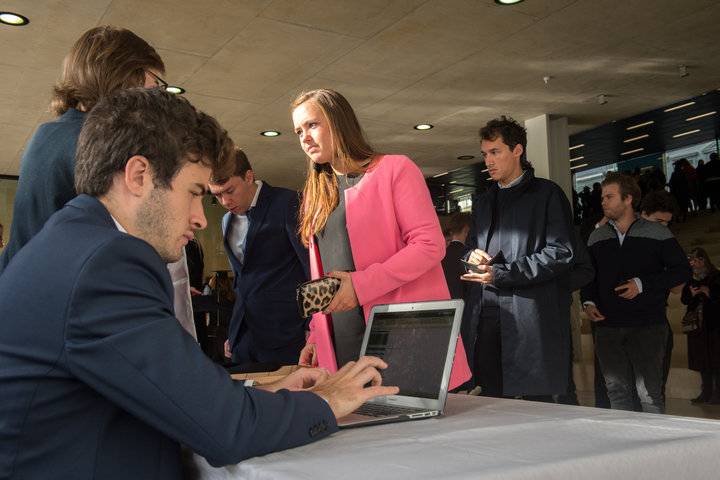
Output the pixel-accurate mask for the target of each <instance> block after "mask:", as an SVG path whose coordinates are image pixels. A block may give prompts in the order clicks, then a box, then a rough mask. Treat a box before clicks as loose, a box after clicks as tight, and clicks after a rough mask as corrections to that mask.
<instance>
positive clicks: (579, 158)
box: [570, 156, 585, 162]
mask: <svg viewBox="0 0 720 480" xmlns="http://www.w3.org/2000/svg"><path fill="white" fill-rule="evenodd" d="M583 158H585V157H584V156H582V157H575V158H571V159H570V161H571V162H575V161H577V160H582V159H583Z"/></svg>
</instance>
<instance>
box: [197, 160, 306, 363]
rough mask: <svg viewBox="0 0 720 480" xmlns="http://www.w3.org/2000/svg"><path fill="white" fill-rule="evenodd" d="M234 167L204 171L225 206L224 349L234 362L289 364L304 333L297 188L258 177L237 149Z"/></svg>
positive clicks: (303, 253)
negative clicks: (222, 172) (231, 297)
mask: <svg viewBox="0 0 720 480" xmlns="http://www.w3.org/2000/svg"><path fill="white" fill-rule="evenodd" d="M234 167H235V168H234V170H233V172H232V174H231V175H229V176H225V177H218V176H212V177H211V178H210V193H212V194H213V195H215V198H216V199H217V200H218V202H219V203H220V204H221V205H222V206H223V207H225V208H226V209H227V210H228V212H227V213H226V214H225V216H224V217H223V221H222V229H223V244H224V245H225V251H226V252H227V255H228V260H229V262H230V266H231V267H232V271H233V288H234V290H235V305H234V307H233V314H232V319H231V320H230V329H229V332H228V341H227V342H226V343H225V355H226V356H228V357H230V356H231V357H232V361H233V362H235V363H245V362H277V363H279V364H280V365H295V363H296V362H297V359H298V357H299V356H300V351H301V350H302V348H303V347H304V346H305V340H306V338H307V337H306V335H305V326H306V324H307V321H306V319H304V318H302V317H301V316H300V313H299V312H298V308H297V303H296V301H295V289H296V287H297V286H298V284H300V283H303V282H305V281H307V280H308V278H309V276H310V266H309V264H308V261H309V260H308V251H307V248H305V247H304V246H303V245H302V243H300V238H299V237H298V233H297V218H298V193H297V192H296V191H293V190H288V189H286V188H279V187H273V186H271V185H269V184H268V183H267V182H262V181H260V180H256V179H255V177H254V174H253V170H252V167H251V166H250V161H249V160H248V158H247V155H245V153H244V152H243V151H242V150H240V149H237V150H236V151H235V163H234Z"/></svg>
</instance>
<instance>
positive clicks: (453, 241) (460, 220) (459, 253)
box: [442, 212, 472, 298]
mask: <svg viewBox="0 0 720 480" xmlns="http://www.w3.org/2000/svg"><path fill="white" fill-rule="evenodd" d="M470 223H472V215H470V214H469V213H466V212H457V213H454V214H453V216H452V217H450V243H449V244H448V245H447V247H446V248H445V257H444V258H443V259H442V267H443V272H444V273H445V281H446V282H447V286H448V290H450V298H463V296H464V295H465V293H466V290H467V289H468V287H469V285H470V284H469V283H467V282H463V280H462V278H460V277H462V276H463V275H464V274H465V267H463V265H462V263H460V259H461V258H462V257H463V255H465V250H466V249H465V241H466V240H467V236H468V232H469V231H470Z"/></svg>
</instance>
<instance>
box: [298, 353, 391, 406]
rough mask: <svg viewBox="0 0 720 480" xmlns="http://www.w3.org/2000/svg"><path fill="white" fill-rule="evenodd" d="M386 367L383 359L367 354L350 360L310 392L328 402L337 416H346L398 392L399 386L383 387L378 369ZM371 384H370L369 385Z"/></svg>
mask: <svg viewBox="0 0 720 480" xmlns="http://www.w3.org/2000/svg"><path fill="white" fill-rule="evenodd" d="M385 368H387V364H386V363H385V362H383V361H382V360H380V359H379V358H377V357H363V358H361V359H360V360H358V361H357V362H350V363H348V364H347V365H345V366H344V367H342V368H341V369H340V370H338V371H337V372H336V373H335V374H333V375H331V376H330V377H329V378H328V379H327V380H325V381H322V382H319V383H317V384H316V385H315V386H314V387H313V388H311V389H310V391H312V392H313V393H315V394H316V395H319V396H321V397H322V398H324V399H325V400H326V401H327V402H328V404H329V405H330V408H331V409H332V411H333V413H334V414H335V418H342V417H344V416H345V415H348V414H349V413H351V412H352V411H354V410H355V409H356V408H357V407H359V406H360V405H362V404H363V403H364V402H366V401H367V400H369V399H371V398H374V397H380V396H384V395H395V394H396V393H398V391H399V389H398V387H387V386H381V382H382V378H381V377H380V372H378V370H377V369H381V370H383V369H385ZM367 383H370V386H369V387H365V385H366V384H367Z"/></svg>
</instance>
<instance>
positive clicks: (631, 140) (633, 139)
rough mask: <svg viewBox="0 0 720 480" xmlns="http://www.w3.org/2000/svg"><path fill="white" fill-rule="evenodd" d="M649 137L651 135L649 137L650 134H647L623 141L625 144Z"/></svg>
mask: <svg viewBox="0 0 720 480" xmlns="http://www.w3.org/2000/svg"><path fill="white" fill-rule="evenodd" d="M649 136H650V135H648V134H647V133H646V134H645V135H640V136H639V137H633V138H628V139H627V140H623V143H630V142H634V141H635V140H641V139H643V138H647V137H649Z"/></svg>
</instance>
